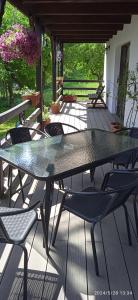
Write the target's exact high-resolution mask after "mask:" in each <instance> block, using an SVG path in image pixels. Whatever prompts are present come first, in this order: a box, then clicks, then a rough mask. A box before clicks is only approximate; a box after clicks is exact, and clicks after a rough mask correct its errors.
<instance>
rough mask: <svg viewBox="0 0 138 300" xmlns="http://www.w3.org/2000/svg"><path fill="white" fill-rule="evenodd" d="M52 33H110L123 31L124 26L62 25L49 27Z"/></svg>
mask: <svg viewBox="0 0 138 300" xmlns="http://www.w3.org/2000/svg"><path fill="white" fill-rule="evenodd" d="M48 28H49V30H50V31H54V32H56V31H60V30H61V31H62V30H64V31H66V32H67V31H75V30H76V31H92V30H93V31H101V32H102V31H109V30H113V31H114V30H122V29H123V24H110V25H109V24H91V25H90V24H73V23H71V24H64V28H63V25H62V24H56V26H55V25H53V24H51V25H48Z"/></svg>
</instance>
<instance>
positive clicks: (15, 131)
mask: <svg viewBox="0 0 138 300" xmlns="http://www.w3.org/2000/svg"><path fill="white" fill-rule="evenodd" d="M30 131H32V132H33V131H34V132H36V133H38V134H39V135H42V136H45V137H46V135H45V133H44V132H42V131H40V130H38V129H36V128H30V127H17V128H11V129H10V130H8V131H7V133H6V140H7V141H8V136H10V139H11V143H12V145H15V144H20V143H24V142H29V141H31V140H32V136H31V133H30Z"/></svg>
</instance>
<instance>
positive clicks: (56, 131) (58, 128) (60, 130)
mask: <svg viewBox="0 0 138 300" xmlns="http://www.w3.org/2000/svg"><path fill="white" fill-rule="evenodd" d="M72 131H79V130H78V129H77V128H76V127H74V126H72V125H69V124H66V123H61V122H52V123H49V124H47V125H46V126H45V127H44V132H45V133H46V134H47V135H48V136H56V135H60V134H66V133H68V132H72Z"/></svg>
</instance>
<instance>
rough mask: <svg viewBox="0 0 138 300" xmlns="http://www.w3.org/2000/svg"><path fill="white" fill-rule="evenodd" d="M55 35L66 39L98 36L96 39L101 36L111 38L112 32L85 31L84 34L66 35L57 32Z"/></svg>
mask: <svg viewBox="0 0 138 300" xmlns="http://www.w3.org/2000/svg"><path fill="white" fill-rule="evenodd" d="M55 37H56V38H57V39H60V38H63V39H65V38H81V39H83V38H94V39H95V38H96V39H101V38H103V39H110V38H111V37H112V34H102V35H101V34H100V33H99V34H90V33H89V34H85V33H83V34H72V33H71V34H70V35H66V34H56V35H55Z"/></svg>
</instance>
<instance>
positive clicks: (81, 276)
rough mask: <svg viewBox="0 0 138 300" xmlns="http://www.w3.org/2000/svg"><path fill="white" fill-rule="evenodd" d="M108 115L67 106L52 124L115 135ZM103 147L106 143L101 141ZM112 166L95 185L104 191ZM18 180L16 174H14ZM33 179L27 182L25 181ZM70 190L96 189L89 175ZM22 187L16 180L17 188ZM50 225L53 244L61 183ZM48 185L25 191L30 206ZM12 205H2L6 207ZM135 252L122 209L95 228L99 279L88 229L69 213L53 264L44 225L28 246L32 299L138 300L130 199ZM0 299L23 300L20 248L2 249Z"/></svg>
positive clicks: (16, 200)
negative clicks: (110, 131) (45, 244)
mask: <svg viewBox="0 0 138 300" xmlns="http://www.w3.org/2000/svg"><path fill="white" fill-rule="evenodd" d="M115 118H116V117H115V116H113V115H111V114H110V113H109V112H108V110H107V109H86V105H85V103H73V104H65V105H64V106H63V107H62V112H61V113H60V114H58V115H52V121H61V122H65V123H70V124H72V125H74V126H76V127H77V128H79V129H85V128H91V127H92V128H101V129H105V130H110V122H111V121H114V120H115ZM101 142H103V143H104V141H101ZM111 168H112V166H111V164H106V165H104V166H101V167H98V168H97V169H96V174H95V184H96V186H99V185H100V183H101V182H102V179H103V176H104V174H105V173H106V172H107V171H108V170H109V169H111ZM15 175H16V172H15ZM28 180H30V179H28V178H27V176H26V175H25V176H24V181H28ZM64 182H65V186H68V187H71V188H72V189H73V190H76V191H79V190H81V189H82V188H84V187H87V186H89V185H91V183H90V176H89V172H85V173H81V174H78V175H75V176H72V177H70V178H67V179H66V180H65V181H64ZM16 184H18V183H17V182H16V178H15V185H16ZM54 187H55V188H54V193H53V195H52V200H53V205H52V209H51V219H50V233H51V234H50V235H49V237H50V241H51V236H52V233H53V229H54V225H55V221H56V217H57V214H58V209H59V204H60V200H61V197H62V194H61V192H60V191H59V189H58V183H55V185H54ZM44 190H45V187H44V184H43V183H42V182H38V181H36V180H33V181H32V184H31V185H29V186H28V187H27V188H26V189H25V195H26V203H27V204H29V203H30V204H32V203H34V202H35V201H36V200H39V199H40V197H41V198H42V197H43V196H44ZM12 200H13V201H12V205H13V206H16V207H21V206H22V200H21V196H20V194H19V195H18V194H16V195H14V196H13V197H12ZM6 204H8V200H7V198H6V197H5V199H3V200H1V205H6ZM128 207H129V214H130V219H131V233H132V242H133V246H132V247H130V246H128V240H127V234H126V228H125V222H124V215H123V211H122V209H119V210H117V211H116V212H115V213H114V214H111V215H109V216H108V217H107V218H105V219H104V221H103V222H102V224H101V225H100V224H98V225H97V227H96V231H95V234H96V247H97V254H98V261H99V269H100V277H99V278H98V277H96V275H95V271H94V264H93V255H92V248H91V241H90V233H89V224H88V223H84V222H83V221H82V220H80V219H79V218H77V217H75V216H73V215H71V214H69V213H67V212H64V213H63V215H62V218H61V223H60V226H59V231H58V235H57V240H56V244H55V248H53V247H51V251H50V256H51V259H47V257H46V254H45V249H44V248H43V234H42V226H41V222H38V224H37V225H36V226H34V227H33V229H32V230H31V232H30V234H29V236H28V238H27V242H26V246H27V249H28V253H29V263H28V299H38V300H40V299H43V300H44V299H47V300H53V299H58V300H63V299H64V300H65V299H68V300H82V299H83V300H86V299H87V300H95V299H96V300H97V299H106V300H108V299H120V300H122V299H135V300H136V299H138V285H137V282H138V267H137V263H136V262H137V261H138V243H137V242H138V240H137V238H136V234H135V226H134V216H133V210H132V202H131V199H130V200H129V201H128ZM0 255H1V261H0V299H2V300H7V299H8V300H12V299H13V300H16V299H22V291H21V285H22V276H23V269H22V267H23V259H22V253H21V251H20V250H19V249H18V247H11V246H10V245H6V246H5V245H0Z"/></svg>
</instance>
